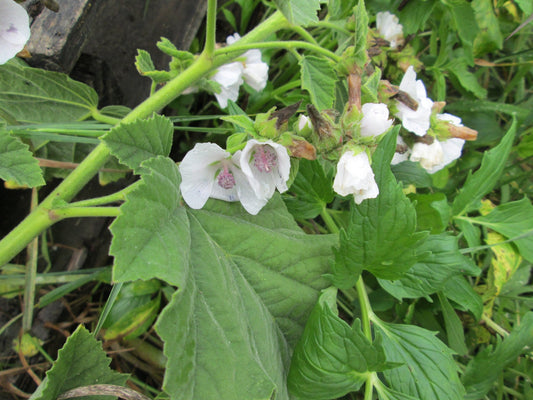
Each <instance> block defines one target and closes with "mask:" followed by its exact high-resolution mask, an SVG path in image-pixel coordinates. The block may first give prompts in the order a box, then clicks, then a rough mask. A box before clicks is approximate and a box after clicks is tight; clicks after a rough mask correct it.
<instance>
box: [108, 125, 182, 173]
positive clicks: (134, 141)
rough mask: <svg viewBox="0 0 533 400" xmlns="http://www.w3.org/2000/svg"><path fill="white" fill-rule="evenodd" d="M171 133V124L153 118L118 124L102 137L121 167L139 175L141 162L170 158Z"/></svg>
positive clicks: (172, 129)
mask: <svg viewBox="0 0 533 400" xmlns="http://www.w3.org/2000/svg"><path fill="white" fill-rule="evenodd" d="M173 133H174V125H173V124H172V121H170V120H169V119H168V118H166V117H162V116H160V115H154V116H153V117H152V118H148V119H138V120H136V121H134V122H132V123H128V124H119V125H117V126H115V127H114V128H113V129H111V130H110V131H109V132H108V133H107V134H105V135H104V136H103V137H102V140H103V141H104V143H105V144H106V145H107V146H108V147H109V149H110V150H111V154H113V155H114V156H116V157H117V158H118V160H119V161H120V163H121V164H124V165H126V166H128V167H130V168H131V169H133V170H134V171H135V173H137V174H138V173H139V172H140V171H141V163H142V162H143V161H145V160H147V159H149V158H151V157H156V156H168V155H169V153H170V147H171V146H172V135H173Z"/></svg>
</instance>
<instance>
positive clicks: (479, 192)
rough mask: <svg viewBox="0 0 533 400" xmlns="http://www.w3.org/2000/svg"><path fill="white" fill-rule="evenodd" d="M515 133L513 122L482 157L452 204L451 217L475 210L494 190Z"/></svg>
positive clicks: (514, 123) (514, 122)
mask: <svg viewBox="0 0 533 400" xmlns="http://www.w3.org/2000/svg"><path fill="white" fill-rule="evenodd" d="M515 133H516V120H514V121H513V123H512V125H511V127H510V128H509V130H508V131H507V133H506V134H505V136H504V137H503V139H502V141H501V142H500V144H498V146H496V147H494V148H493V149H491V150H489V151H487V152H486V153H485V154H484V155H483V161H481V167H480V168H479V169H478V170H477V171H476V172H475V173H474V174H471V175H468V178H467V179H466V182H465V184H464V186H463V187H462V189H461V190H460V192H459V194H458V195H457V197H456V198H455V200H454V202H453V206H452V213H453V215H461V214H464V213H465V212H468V211H469V210H471V209H472V208H475V207H476V205H477V203H478V202H479V201H480V200H481V199H482V198H483V196H485V195H486V194H487V193H489V192H490V191H491V190H492V188H494V186H495V185H496V183H497V182H498V179H499V178H500V175H501V174H502V172H503V169H504V167H505V163H506V161H507V157H508V156H509V151H510V150H511V146H512V145H513V140H514V137H515Z"/></svg>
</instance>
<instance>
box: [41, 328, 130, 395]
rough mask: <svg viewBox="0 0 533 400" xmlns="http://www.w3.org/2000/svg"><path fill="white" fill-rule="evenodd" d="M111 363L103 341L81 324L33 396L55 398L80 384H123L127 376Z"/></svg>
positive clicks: (60, 351)
mask: <svg viewBox="0 0 533 400" xmlns="http://www.w3.org/2000/svg"><path fill="white" fill-rule="evenodd" d="M110 362H111V359H110V358H108V357H107V356H106V353H105V351H104V350H103V349H102V345H101V343H100V342H99V341H97V340H96V339H95V338H94V336H93V335H91V334H90V333H89V331H88V330H87V329H85V328H84V327H83V326H82V325H80V326H79V327H78V328H77V329H76V331H74V333H73V334H72V335H71V336H70V337H69V338H68V339H67V341H66V343H65V345H64V346H63V348H62V349H61V350H59V353H58V356H57V360H56V362H55V363H54V366H53V367H52V368H51V369H50V370H49V371H48V372H47V373H46V378H45V379H44V380H43V382H42V383H41V385H39V387H38V388H37V390H36V391H35V393H34V394H33V395H32V396H31V400H56V399H57V398H58V396H59V395H60V394H62V393H65V392H66V391H68V390H71V389H75V388H77V387H80V386H87V385H95V384H110V385H119V386H123V385H124V384H125V383H126V379H127V375H126V374H119V373H118V372H115V371H113V370H112V369H111V368H109V363H110ZM106 398H108V399H109V398H112V397H109V396H107V397H106ZM81 399H85V400H89V399H92V400H98V399H101V397H100V396H86V397H82V398H81Z"/></svg>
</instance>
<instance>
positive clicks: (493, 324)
mask: <svg viewBox="0 0 533 400" xmlns="http://www.w3.org/2000/svg"><path fill="white" fill-rule="evenodd" d="M481 320H482V321H483V322H484V323H485V324H486V325H487V326H488V327H489V328H491V329H492V330H494V331H496V332H498V333H499V334H500V336H502V337H507V336H509V332H507V331H506V330H505V329H503V328H502V327H501V326H500V325H498V324H497V323H496V322H494V321H493V320H492V319H490V318H489V317H487V315H486V314H483V315H482V317H481Z"/></svg>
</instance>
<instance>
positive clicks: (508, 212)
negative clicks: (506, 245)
mask: <svg viewBox="0 0 533 400" xmlns="http://www.w3.org/2000/svg"><path fill="white" fill-rule="evenodd" d="M468 221H470V222H473V223H474V224H479V225H483V226H486V227H488V228H490V229H492V230H494V231H496V232H498V233H500V234H502V235H504V236H506V237H507V238H508V239H514V240H513V243H514V244H516V246H517V247H518V250H519V251H520V254H522V256H523V257H524V258H525V259H526V260H528V261H529V262H533V205H531V200H529V199H528V198H527V197H524V198H523V199H522V200H518V201H513V202H511V203H505V204H502V205H500V206H498V207H496V208H495V209H493V210H492V211H491V212H490V213H489V214H487V215H484V216H481V217H476V218H468Z"/></svg>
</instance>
